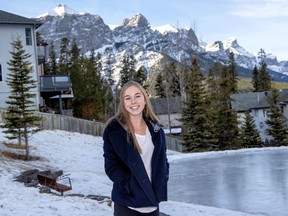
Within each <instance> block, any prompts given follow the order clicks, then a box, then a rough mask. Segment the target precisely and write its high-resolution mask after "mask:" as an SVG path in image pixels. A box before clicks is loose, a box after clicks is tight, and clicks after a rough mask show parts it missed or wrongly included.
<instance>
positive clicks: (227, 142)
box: [216, 98, 240, 150]
mask: <svg viewBox="0 0 288 216" xmlns="http://www.w3.org/2000/svg"><path fill="white" fill-rule="evenodd" d="M217 117H218V119H217V124H216V130H217V140H218V146H219V149H220V150H225V149H237V148H239V147H240V146H239V145H240V143H239V128H238V119H237V113H236V111H235V110H233V109H232V108H231V99H230V98H228V99H226V100H225V101H222V103H220V106H219V107H218V116H217Z"/></svg>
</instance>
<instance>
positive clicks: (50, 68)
mask: <svg viewBox="0 0 288 216" xmlns="http://www.w3.org/2000/svg"><path fill="white" fill-rule="evenodd" d="M48 56H49V58H48V61H47V62H46V63H45V71H44V72H45V74H46V75H56V74H58V64H57V61H56V53H55V47H54V43H53V42H51V44H50V46H49V53H48Z"/></svg>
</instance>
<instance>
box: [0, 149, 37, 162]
mask: <svg viewBox="0 0 288 216" xmlns="http://www.w3.org/2000/svg"><path fill="white" fill-rule="evenodd" d="M2 155H4V156H5V157H8V158H12V159H14V160H24V161H36V160H41V158H40V157H37V156H29V158H28V159H27V158H26V155H25V154H20V153H14V152H9V151H2Z"/></svg>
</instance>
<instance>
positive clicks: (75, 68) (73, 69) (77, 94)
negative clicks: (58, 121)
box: [62, 40, 86, 118]
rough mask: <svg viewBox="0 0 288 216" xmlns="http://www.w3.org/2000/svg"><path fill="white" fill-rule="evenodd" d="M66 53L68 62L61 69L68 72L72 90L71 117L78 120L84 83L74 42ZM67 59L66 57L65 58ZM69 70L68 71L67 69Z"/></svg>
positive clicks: (78, 53) (78, 50)
mask: <svg viewBox="0 0 288 216" xmlns="http://www.w3.org/2000/svg"><path fill="white" fill-rule="evenodd" d="M65 52H68V53H69V55H70V57H71V58H69V62H66V65H65V66H64V65H63V66H62V68H67V69H65V70H69V74H66V75H70V80H71V84H72V89H73V95H74V101H73V115H74V116H76V117H78V118H80V117H82V113H81V112H82V103H81V101H82V99H83V98H85V95H84V92H85V90H86V89H85V83H84V79H85V77H84V74H83V65H82V64H83V61H82V60H81V56H80V49H79V48H78V45H77V43H76V41H75V40H73V42H72V45H71V48H70V50H69V51H65ZM67 58H68V57H67ZM68 68H69V69H68Z"/></svg>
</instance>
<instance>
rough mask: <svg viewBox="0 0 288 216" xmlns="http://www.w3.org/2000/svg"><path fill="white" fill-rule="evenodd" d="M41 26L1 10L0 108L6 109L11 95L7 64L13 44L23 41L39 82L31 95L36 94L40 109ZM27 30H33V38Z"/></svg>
mask: <svg viewBox="0 0 288 216" xmlns="http://www.w3.org/2000/svg"><path fill="white" fill-rule="evenodd" d="M40 25H41V23H40V22H37V21H35V20H32V19H28V18H26V17H22V16H18V15H15V14H12V13H8V12H5V11H2V10H0V35H1V41H0V50H1V52H0V64H1V72H2V73H1V76H2V81H1V80H0V108H6V107H7V105H6V103H5V101H7V99H8V96H9V95H10V89H9V86H8V85H7V82H6V81H7V77H8V76H7V74H9V73H10V72H9V69H8V68H9V65H8V64H7V62H9V61H10V59H11V54H10V52H11V51H13V46H12V44H11V43H12V42H13V41H15V40H16V39H18V38H19V39H20V40H21V41H22V45H23V48H24V50H25V51H26V53H29V54H31V57H30V58H29V59H28V60H29V61H30V62H31V67H32V69H33V71H32V78H33V79H34V80H35V81H37V87H36V88H35V89H33V91H32V92H31V93H34V94H36V97H35V99H34V104H35V110H36V109H38V108H39V101H40V95H39V86H38V83H39V82H38V79H39V78H38V63H37V62H38V60H37V51H36V46H37V44H36V32H35V30H36V28H38V27H39V26H40ZM27 29H30V30H31V38H29V35H27V34H26V33H27V32H29V30H28V31H27ZM26 39H27V40H29V44H28V45H27V44H26ZM31 43H32V44H31Z"/></svg>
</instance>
